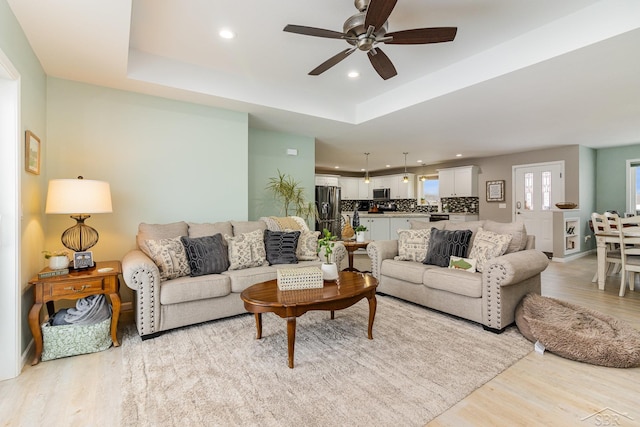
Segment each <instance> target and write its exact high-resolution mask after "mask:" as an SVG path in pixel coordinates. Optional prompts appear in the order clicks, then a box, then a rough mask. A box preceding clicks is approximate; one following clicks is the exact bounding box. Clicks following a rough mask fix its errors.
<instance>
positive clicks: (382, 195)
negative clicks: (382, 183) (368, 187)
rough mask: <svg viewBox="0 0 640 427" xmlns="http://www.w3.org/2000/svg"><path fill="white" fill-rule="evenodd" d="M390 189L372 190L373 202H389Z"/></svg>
mask: <svg viewBox="0 0 640 427" xmlns="http://www.w3.org/2000/svg"><path fill="white" fill-rule="evenodd" d="M390 199H391V189H390V188H374V189H373V200H390Z"/></svg>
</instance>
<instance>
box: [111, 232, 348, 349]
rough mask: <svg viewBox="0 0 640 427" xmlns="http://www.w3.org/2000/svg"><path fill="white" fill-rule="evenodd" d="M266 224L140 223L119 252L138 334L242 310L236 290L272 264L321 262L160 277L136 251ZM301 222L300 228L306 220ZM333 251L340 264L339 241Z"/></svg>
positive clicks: (269, 276)
mask: <svg viewBox="0 0 640 427" xmlns="http://www.w3.org/2000/svg"><path fill="white" fill-rule="evenodd" d="M299 222H300V221H299ZM268 223H269V226H268V225H267V224H268ZM268 227H270V228H271V229H273V228H274V227H275V228H277V225H276V224H275V223H274V222H273V221H271V222H270V221H265V220H259V221H225V222H217V223H209V224H195V223H187V222H176V223H171V224H144V223H143V224H140V226H139V228H138V235H137V236H136V242H137V249H135V250H132V251H130V252H129V253H127V254H126V255H125V256H124V258H123V260H122V270H123V276H124V281H125V283H126V285H127V286H128V287H129V288H131V289H132V290H134V291H135V299H134V304H135V321H136V326H137V329H138V333H139V334H140V336H141V337H142V339H147V338H153V337H155V336H157V335H159V334H160V333H161V332H162V331H166V330H168V329H173V328H178V327H182V326H186V325H192V324H196V323H201V322H205V321H209V320H214V319H219V318H223V317H228V316H234V315H237V314H241V313H246V310H245V309H244V304H243V302H242V300H241V299H240V293H241V292H242V291H243V290H244V289H246V288H247V287H249V286H251V285H253V284H256V283H259V282H264V281H267V280H273V279H275V278H276V275H277V272H276V271H277V269H278V268H297V267H308V266H316V265H317V266H319V265H320V264H321V261H320V259H319V258H317V256H316V257H315V259H313V260H307V261H299V262H298V263H296V264H280V265H277V264H276V265H268V264H263V265H261V266H256V267H251V268H243V269H238V270H227V271H224V272H221V273H219V274H206V275H201V276H196V277H191V276H188V275H187V276H183V277H177V278H172V279H167V280H162V279H161V271H160V269H159V268H158V266H157V265H156V263H155V262H154V260H152V259H151V258H150V257H149V256H148V255H147V254H146V253H145V252H144V251H143V250H141V248H143V247H144V245H145V244H146V242H149V241H159V240H160V239H175V238H176V237H180V236H188V237H191V238H197V237H203V236H212V235H215V234H217V233H220V234H222V235H223V236H224V235H225V234H226V235H228V236H233V237H236V236H240V235H242V234H243V233H250V232H253V231H255V230H260V231H261V232H263V231H264V230H266V229H267V228H268ZM303 227H305V228H306V225H304V226H303ZM306 231H308V228H307V229H306ZM318 234H319V233H318ZM307 252H308V251H307ZM334 253H335V257H336V260H337V262H338V263H339V264H340V263H341V262H342V260H343V259H344V257H345V255H346V250H345V248H344V246H343V245H342V244H340V242H337V243H336V247H335V249H334Z"/></svg>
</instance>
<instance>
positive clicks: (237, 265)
mask: <svg viewBox="0 0 640 427" xmlns="http://www.w3.org/2000/svg"><path fill="white" fill-rule="evenodd" d="M263 233H264V231H263V230H253V231H252V232H250V233H242V234H239V235H237V236H233V237H231V236H229V235H225V236H224V238H225V239H226V241H227V244H228V245H229V263H230V264H231V265H229V270H242V269H243V268H250V267H260V266H262V265H264V263H265V262H266V261H267V253H266V252H265V249H264V240H263V237H262V235H263Z"/></svg>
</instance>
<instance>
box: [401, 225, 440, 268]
mask: <svg viewBox="0 0 640 427" xmlns="http://www.w3.org/2000/svg"><path fill="white" fill-rule="evenodd" d="M430 237H431V229H418V230H398V256H396V257H394V258H393V259H395V260H396V261H417V262H422V261H424V259H425V258H426V257H427V251H428V249H429V238H430Z"/></svg>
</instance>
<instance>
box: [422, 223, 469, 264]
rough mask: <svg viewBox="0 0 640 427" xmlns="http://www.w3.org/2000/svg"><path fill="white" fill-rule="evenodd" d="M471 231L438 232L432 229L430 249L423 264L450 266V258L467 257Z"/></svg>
mask: <svg viewBox="0 0 640 427" xmlns="http://www.w3.org/2000/svg"><path fill="white" fill-rule="evenodd" d="M472 234H473V232H472V231H471V230H455V231H452V230H438V229H437V228H431V238H430V239H429V249H428V250H427V257H426V258H425V259H424V262H423V264H431V265H437V266H440V267H448V266H449V258H450V257H451V256H452V255H453V256H457V257H462V258H464V257H466V256H467V250H468V249H469V242H470V241H471V235H472Z"/></svg>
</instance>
